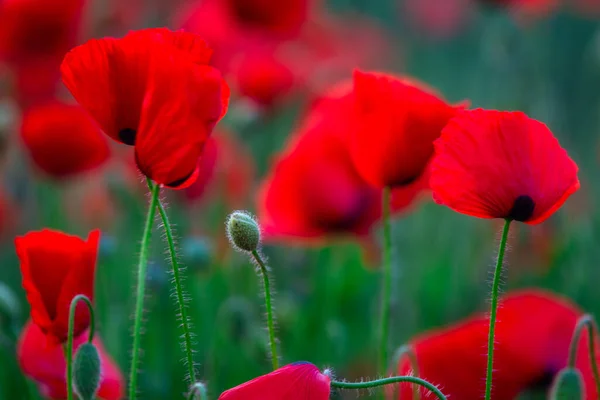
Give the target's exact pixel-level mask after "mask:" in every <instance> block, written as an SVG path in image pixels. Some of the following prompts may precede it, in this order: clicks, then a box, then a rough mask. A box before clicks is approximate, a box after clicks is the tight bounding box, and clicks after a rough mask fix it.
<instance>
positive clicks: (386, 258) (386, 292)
mask: <svg viewBox="0 0 600 400" xmlns="http://www.w3.org/2000/svg"><path fill="white" fill-rule="evenodd" d="M390 201H391V189H390V188H389V187H386V188H384V189H383V196H382V210H383V211H382V212H383V216H382V218H383V275H382V282H381V284H382V293H381V317H380V325H379V334H380V337H379V373H380V374H385V371H386V368H387V353H388V337H389V330H390V306H391V296H392V226H391V221H390Z"/></svg>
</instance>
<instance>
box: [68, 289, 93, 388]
mask: <svg viewBox="0 0 600 400" xmlns="http://www.w3.org/2000/svg"><path fill="white" fill-rule="evenodd" d="M79 301H83V302H85V304H86V305H87V308H88V311H89V312H90V328H89V329H90V335H89V337H88V342H89V343H92V340H94V332H95V331H96V319H95V317H94V307H93V306H92V302H91V301H90V299H89V298H88V297H87V296H86V295H84V294H78V295H77V296H75V297H73V300H71V305H70V307H69V330H68V333H67V348H66V351H65V352H66V359H67V400H73V335H74V333H75V332H74V331H75V311H76V310H77V303H78V302H79Z"/></svg>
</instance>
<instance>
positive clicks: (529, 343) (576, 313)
mask: <svg viewBox="0 0 600 400" xmlns="http://www.w3.org/2000/svg"><path fill="white" fill-rule="evenodd" d="M581 315H582V312H581V311H580V310H579V309H578V308H577V307H576V306H575V305H573V304H572V303H570V302H569V301H567V300H566V299H564V298H561V297H559V296H556V295H554V294H552V293H548V292H544V291H542V290H522V291H518V292H514V293H512V294H510V295H507V296H505V297H504V298H503V299H501V301H500V306H499V308H498V324H497V326H496V338H495V352H494V385H493V387H492V398H494V399H497V400H512V399H514V398H517V396H518V395H519V393H521V392H523V391H525V390H528V389H532V388H539V387H542V388H545V389H547V388H548V387H549V386H550V383H551V382H552V380H553V377H554V375H555V374H557V373H558V372H559V371H560V370H561V369H562V368H563V367H564V366H565V365H566V364H567V355H568V352H569V344H570V342H571V338H572V336H573V331H574V328H575V324H576V322H577V319H578V318H579V317H580V316H581ZM488 325H489V318H488V316H487V315H486V314H479V315H476V316H474V317H472V318H470V319H467V320H466V321H464V322H460V323H458V324H456V325H453V326H449V327H446V328H442V329H440V330H436V331H433V332H431V333H429V334H425V335H422V336H419V337H416V338H415V339H413V340H412V341H411V344H412V346H413V348H414V352H415V355H416V358H417V364H418V368H419V376H420V377H421V378H423V379H426V380H428V381H429V382H432V383H434V384H436V385H437V386H438V387H440V388H441V390H442V391H443V393H444V394H445V395H446V396H448V398H456V399H476V398H480V397H481V396H482V393H484V392H485V375H486V365H487V356H486V354H485V350H484V349H485V348H486V345H487V335H488V328H489V326H488ZM587 342H588V340H587V334H584V335H583V337H582V338H581V340H580V343H579V348H578V352H577V365H576V366H577V368H579V369H580V370H581V372H582V375H583V376H584V381H585V386H586V392H587V397H586V398H587V399H595V398H596V388H595V382H594V378H593V374H592V371H591V366H590V358H589V352H588V350H589V349H588V343H587ZM482 349H483V350H482ZM457 365H458V366H459V368H457ZM410 370H411V366H410V363H409V360H408V357H404V358H402V359H400V361H399V365H398V373H399V374H400V375H406V374H408V373H409V372H410ZM420 390H421V396H425V394H426V392H427V390H426V389H420ZM412 395H413V388H412V386H411V385H408V384H401V385H400V397H399V398H402V399H412V398H413V397H412ZM422 398H423V397H422Z"/></svg>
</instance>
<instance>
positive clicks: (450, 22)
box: [402, 0, 472, 38]
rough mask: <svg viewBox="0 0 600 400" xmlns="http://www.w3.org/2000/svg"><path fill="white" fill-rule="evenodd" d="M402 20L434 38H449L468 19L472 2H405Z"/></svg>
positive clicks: (410, 0) (413, 0) (461, 0)
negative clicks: (404, 14) (404, 15)
mask: <svg viewBox="0 0 600 400" xmlns="http://www.w3.org/2000/svg"><path fill="white" fill-rule="evenodd" d="M402 5H403V9H402V11H404V12H406V14H407V16H406V17H405V18H404V19H405V20H406V21H408V22H413V23H415V24H416V25H417V28H419V29H420V30H422V31H425V32H426V33H428V34H429V35H430V36H433V37H436V38H450V37H453V36H455V35H456V34H457V33H458V32H459V31H461V30H462V29H463V28H464V27H465V26H466V25H467V22H468V20H469V19H470V14H471V6H472V0H444V1H443V2H440V1H438V0H407V1H405V2H402Z"/></svg>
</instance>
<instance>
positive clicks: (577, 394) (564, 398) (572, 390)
mask: <svg viewBox="0 0 600 400" xmlns="http://www.w3.org/2000/svg"><path fill="white" fill-rule="evenodd" d="M584 398H585V396H584V390H583V378H582V377H581V372H579V370H578V369H576V368H569V367H567V368H564V369H563V370H562V371H560V372H559V373H558V375H556V378H555V379H554V382H553V383H552V391H551V392H550V399H551V400H578V399H584Z"/></svg>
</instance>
